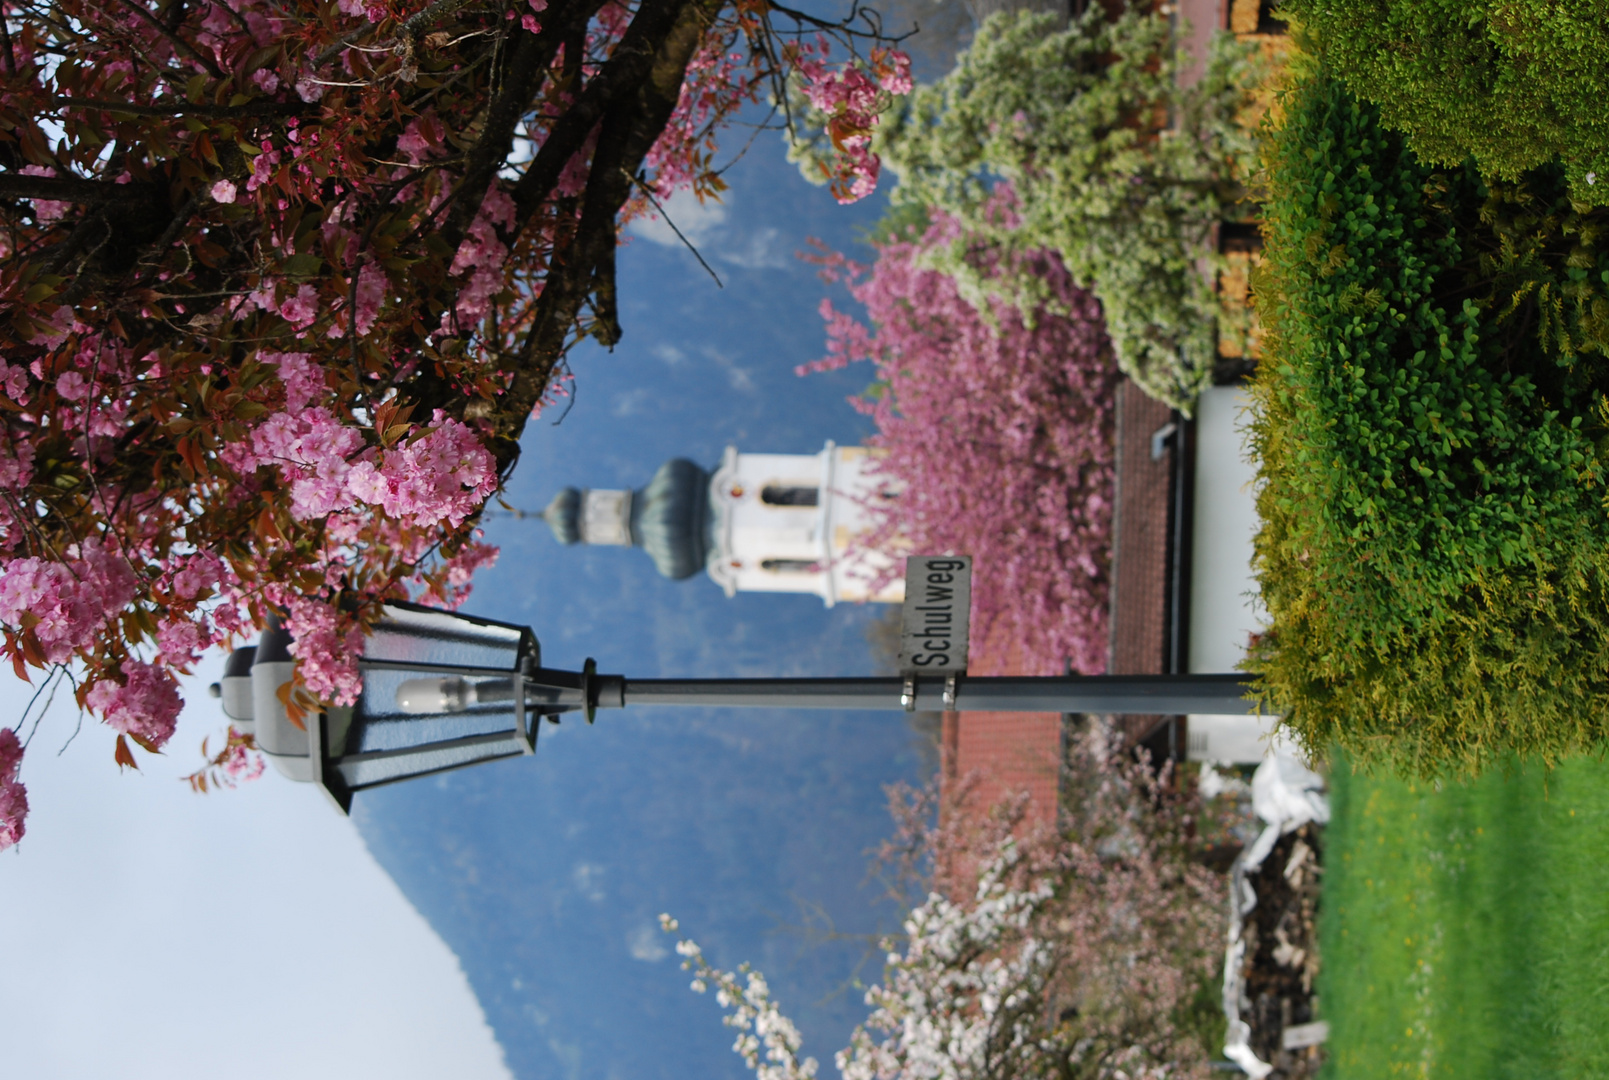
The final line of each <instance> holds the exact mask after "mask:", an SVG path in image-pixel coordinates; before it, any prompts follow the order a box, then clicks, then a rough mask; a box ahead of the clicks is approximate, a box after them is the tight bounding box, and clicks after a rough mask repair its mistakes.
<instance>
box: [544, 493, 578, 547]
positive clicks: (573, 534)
mask: <svg viewBox="0 0 1609 1080" xmlns="http://www.w3.org/2000/svg"><path fill="white" fill-rule="evenodd" d="M542 520H543V521H546V522H547V523H548V528H550V529H552V530H553V537H554V539H556V540H557V541H558V542H559V543H561V544H576V543H580V541H581V489H579V488H573V487H567V488H565V489H564V490H563V491H561V492H559V493H558V494H557V495H555V496H553V501H552V502H550V503H548V505H547V509H546V510H543V511H542Z"/></svg>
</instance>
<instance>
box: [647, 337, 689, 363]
mask: <svg viewBox="0 0 1609 1080" xmlns="http://www.w3.org/2000/svg"><path fill="white" fill-rule="evenodd" d="M649 352H651V353H653V354H654V356H655V357H656V358H657V359H660V360H663V361H664V362H665V363H667V364H669V365H670V366H671V367H675V366H676V365H677V364H680V363H681V362H682V361H684V360H686V359H687V354H686V353H684V352H682V351H681V350H680V349H678V348H677V347H676V346H674V345H672V344H670V343H669V342H664V341H661V342H659V343H657V344H656V345H655V346H654V347H653V348H652V349H650V350H649Z"/></svg>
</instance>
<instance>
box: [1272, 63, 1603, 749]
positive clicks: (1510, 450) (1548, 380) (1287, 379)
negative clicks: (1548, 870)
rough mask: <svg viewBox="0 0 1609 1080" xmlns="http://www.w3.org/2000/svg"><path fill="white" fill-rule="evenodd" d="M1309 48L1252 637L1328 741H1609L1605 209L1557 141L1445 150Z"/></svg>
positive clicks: (1287, 707)
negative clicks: (1529, 159)
mask: <svg viewBox="0 0 1609 1080" xmlns="http://www.w3.org/2000/svg"><path fill="white" fill-rule="evenodd" d="M1303 63H1304V64H1305V66H1306V70H1304V71H1300V72H1298V74H1297V76H1296V81H1295V84H1294V86H1293V88H1292V89H1291V90H1290V91H1289V92H1288V94H1287V95H1286V96H1285V99H1284V102H1283V108H1284V113H1285V118H1284V122H1283V126H1281V127H1280V128H1279V129H1278V130H1277V131H1274V132H1272V133H1271V134H1270V137H1269V141H1268V145H1267V149H1266V155H1267V166H1268V168H1267V182H1268V202H1267V204H1266V210H1265V214H1266V216H1265V222H1264V229H1265V235H1266V247H1265V250H1264V256H1265V259H1266V262H1265V264H1264V269H1263V271H1262V272H1261V274H1260V276H1259V278H1258V279H1257V281H1256V283H1255V289H1256V295H1257V306H1258V310H1259V314H1260V316H1261V318H1262V320H1263V326H1264V335H1265V336H1264V347H1265V349H1266V353H1265V359H1264V360H1263V362H1262V365H1261V370H1260V372H1259V374H1258V377H1257V381H1256V384H1255V398H1256V409H1255V413H1254V420H1253V424H1252V435H1253V442H1254V447H1255V449H1256V452H1257V455H1258V457H1259V459H1260V461H1261V485H1262V486H1261V490H1260V492H1259V496H1258V507H1259V511H1260V513H1261V515H1262V518H1263V523H1264V524H1263V529H1262V531H1261V533H1260V534H1259V536H1258V539H1257V552H1256V568H1257V572H1258V575H1259V578H1260V580H1261V585H1262V597H1263V601H1264V603H1265V604H1266V605H1267V607H1268V612H1269V615H1270V616H1271V629H1270V631H1269V633H1268V634H1267V635H1266V636H1265V637H1264V638H1263V640H1262V641H1261V642H1260V644H1259V645H1258V646H1257V647H1256V648H1255V649H1254V650H1253V655H1252V659H1251V661H1250V663H1251V665H1252V667H1253V669H1254V670H1256V671H1258V672H1260V674H1261V675H1262V678H1263V686H1264V690H1265V693H1266V695H1267V698H1268V703H1269V704H1270V706H1271V707H1273V708H1276V709H1278V710H1280V711H1283V712H1284V713H1285V715H1286V717H1287V722H1288V723H1289V724H1290V726H1291V727H1292V728H1293V729H1294V730H1295V731H1296V733H1297V734H1298V735H1299V736H1300V737H1301V738H1302V739H1303V741H1304V742H1305V743H1306V744H1307V745H1308V746H1309V747H1310V748H1313V749H1315V750H1321V749H1323V748H1325V747H1326V746H1327V745H1328V744H1330V743H1332V742H1334V743H1339V744H1340V745H1342V746H1344V747H1346V748H1347V749H1348V750H1349V751H1350V752H1351V753H1352V754H1354V755H1355V757H1356V758H1357V759H1358V760H1360V761H1363V762H1366V763H1367V762H1377V761H1382V760H1389V761H1391V762H1393V763H1394V764H1396V765H1397V766H1398V767H1399V768H1401V769H1403V770H1405V771H1411V772H1416V773H1419V774H1422V775H1434V774H1440V773H1471V772H1475V771H1478V770H1479V769H1481V768H1482V767H1484V766H1486V765H1488V764H1490V763H1491V762H1492V761H1493V760H1495V759H1496V758H1497V757H1498V756H1500V755H1502V754H1504V753H1506V752H1508V751H1510V750H1512V751H1514V752H1517V753H1518V754H1520V755H1521V756H1523V757H1533V758H1540V759H1541V760H1543V761H1545V762H1549V763H1551V762H1553V761H1555V760H1557V759H1559V758H1561V757H1563V756H1566V755H1569V754H1573V753H1579V752H1583V751H1586V750H1588V749H1591V748H1594V747H1598V746H1601V745H1602V742H1603V739H1604V736H1605V734H1606V730H1609V729H1606V719H1609V636H1606V630H1609V515H1606V514H1605V511H1604V508H1603V506H1602V504H1601V500H1602V498H1603V495H1604V481H1605V469H1604V463H1603V452H1604V447H1605V445H1609V440H1605V439H1604V435H1605V428H1604V423H1603V418H1602V416H1601V415H1600V413H1601V410H1602V409H1603V402H1604V396H1603V391H1604V390H1605V388H1606V386H1609V375H1606V367H1605V364H1604V356H1605V347H1606V344H1609V343H1606V340H1605V326H1606V316H1609V302H1606V300H1605V286H1606V283H1609V252H1606V250H1605V247H1606V245H1605V244H1604V233H1603V229H1604V226H1605V224H1606V223H1609V215H1606V214H1605V213H1604V212H1602V211H1596V210H1592V209H1591V208H1589V207H1586V206H1584V205H1581V204H1573V203H1571V202H1570V199H1569V189H1568V181H1567V177H1566V175H1565V171H1564V170H1563V169H1561V168H1558V167H1551V168H1547V169H1542V170H1534V171H1532V172H1529V173H1526V174H1524V175H1523V176H1522V177H1520V178H1519V179H1518V180H1516V181H1515V182H1513V183H1510V184H1496V183H1494V184H1491V185H1487V184H1486V183H1485V182H1483V181H1482V179H1481V178H1480V175H1479V174H1478V172H1477V170H1476V168H1475V166H1474V165H1473V163H1465V164H1461V165H1459V166H1456V167H1453V168H1450V169H1437V168H1432V167H1431V166H1428V165H1425V164H1423V163H1421V162H1420V161H1419V160H1418V159H1417V158H1416V157H1415V156H1414V155H1413V154H1412V153H1411V152H1410V151H1409V150H1408V148H1407V147H1406V145H1405V143H1404V139H1403V137H1402V136H1400V135H1398V134H1395V133H1393V132H1390V131H1388V130H1386V129H1385V128H1384V127H1383V126H1382V123H1381V120H1380V114H1379V111H1378V110H1377V109H1376V108H1375V107H1374V106H1373V105H1370V104H1367V103H1364V102H1361V101H1359V100H1358V99H1356V98H1354V97H1353V96H1352V95H1351V94H1350V93H1348V91H1347V90H1346V89H1345V87H1344V86H1343V85H1342V82H1341V81H1340V79H1339V78H1337V77H1336V76H1335V75H1334V74H1333V73H1330V72H1329V71H1328V70H1326V69H1321V68H1318V67H1317V66H1316V63H1315V62H1313V61H1310V60H1309V61H1304V62H1303Z"/></svg>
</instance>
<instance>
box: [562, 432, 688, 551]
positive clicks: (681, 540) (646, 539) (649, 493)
mask: <svg viewBox="0 0 1609 1080" xmlns="http://www.w3.org/2000/svg"><path fill="white" fill-rule="evenodd" d="M709 491H710V474H709V473H707V472H705V471H704V470H703V469H701V468H699V467H698V466H697V465H695V464H693V463H692V462H691V461H688V460H687V459H686V458H672V459H671V460H670V461H667V462H665V464H663V465H661V466H660V467H659V471H658V472H656V473H655V474H654V478H653V479H652V480H650V481H649V482H648V486H647V487H645V488H643V489H642V490H641V491H639V492H637V493H636V497H635V498H634V499H633V500H632V507H631V538H632V542H633V543H635V544H636V545H637V546H638V547H640V548H642V549H643V550H644V551H646V552H647V553H648V556H649V558H651V559H653V560H654V566H655V567H656V568H658V570H659V572H660V573H661V574H663V575H664V576H665V577H668V578H670V579H671V580H673V581H679V580H681V579H682V578H687V577H692V576H693V575H694V574H696V573H698V572H699V571H700V570H702V569H704V562H705V560H706V559H707V558H708V556H709V550H710V505H709ZM554 502H555V503H557V502H558V500H557V499H555V500H554ZM557 531H558V530H557V529H556V528H555V530H554V532H555V534H557Z"/></svg>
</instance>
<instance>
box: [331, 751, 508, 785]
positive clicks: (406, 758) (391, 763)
mask: <svg viewBox="0 0 1609 1080" xmlns="http://www.w3.org/2000/svg"><path fill="white" fill-rule="evenodd" d="M520 752H521V750H520V745H519V744H518V743H516V742H514V741H513V740H512V739H507V740H504V739H498V740H495V741H485V742H474V743H468V744H464V743H460V744H457V745H452V746H429V747H424V748H422V749H419V750H415V751H411V752H407V753H401V754H381V755H377V756H374V757H370V756H368V755H364V756H360V757H355V758H354V757H347V758H343V759H341V761H339V762H338V763H337V764H336V768H337V769H338V770H339V771H340V774H341V779H342V780H343V781H344V782H345V784H346V787H347V789H348V790H349V791H354V792H356V791H361V790H362V789H364V788H369V787H374V786H376V785H378V784H389V783H394V782H395V781H398V780H408V779H411V778H413V777H415V776H424V775H427V774H429V773H435V772H442V771H444V770H446V769H456V768H461V767H463V766H466V765H474V764H477V763H479V762H482V761H494V760H496V759H497V758H504V757H516V756H518V755H519V754H520Z"/></svg>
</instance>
